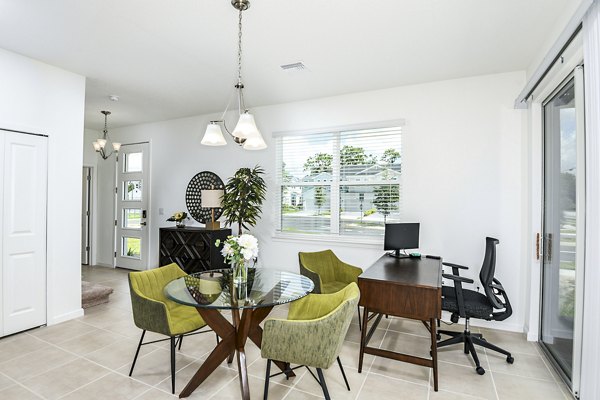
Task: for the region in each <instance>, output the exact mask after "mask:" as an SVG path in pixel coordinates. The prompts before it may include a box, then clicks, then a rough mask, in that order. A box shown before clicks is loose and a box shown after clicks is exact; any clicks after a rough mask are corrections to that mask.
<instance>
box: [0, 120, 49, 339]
mask: <svg viewBox="0 0 600 400" xmlns="http://www.w3.org/2000/svg"><path fill="white" fill-rule="evenodd" d="M0 132H1V133H0V136H1V137H0V142H1V143H2V145H1V146H2V148H1V149H0V154H3V158H2V162H0V165H1V167H0V168H1V169H2V170H1V171H0V180H1V181H2V192H1V193H2V194H3V195H2V196H0V201H2V207H1V209H2V213H1V214H2V217H1V218H2V221H1V222H2V240H1V242H2V249H1V250H2V252H1V254H2V266H1V268H0V270H1V271H2V272H1V274H2V278H1V281H0V283H1V285H2V286H1V287H2V293H0V297H2V335H9V334H12V333H15V332H19V331H22V330H25V329H30V328H33V327H36V326H40V325H44V324H45V323H46V199H47V180H48V177H47V138H46V137H43V136H36V135H28V134H21V133H16V132H7V131H0Z"/></svg>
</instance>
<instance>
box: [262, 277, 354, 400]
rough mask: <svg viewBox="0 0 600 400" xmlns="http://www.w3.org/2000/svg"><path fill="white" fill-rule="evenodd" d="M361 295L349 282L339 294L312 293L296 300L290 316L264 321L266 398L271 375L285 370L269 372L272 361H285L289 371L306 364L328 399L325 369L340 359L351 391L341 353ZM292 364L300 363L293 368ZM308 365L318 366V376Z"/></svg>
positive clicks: (343, 374) (263, 352)
mask: <svg viewBox="0 0 600 400" xmlns="http://www.w3.org/2000/svg"><path fill="white" fill-rule="evenodd" d="M359 297H360V292H359V290H358V286H357V285H356V283H350V284H349V285H347V286H346V287H345V288H343V289H342V290H340V291H339V292H336V293H329V294H309V295H308V296H306V297H303V298H301V299H300V300H296V301H295V302H293V303H291V305H290V310H289V313H288V318H287V319H268V320H266V321H265V325H264V330H263V336H262V344H261V355H262V357H263V358H266V359H267V373H266V377H265V392H264V399H265V400H266V399H267V397H268V393H269V378H272V377H273V376H276V375H279V374H282V373H284V372H280V373H278V374H274V375H270V373H271V361H273V360H276V361H282V362H285V363H286V364H287V369H286V371H289V370H290V369H292V370H293V369H296V368H300V367H302V366H304V367H306V368H307V369H308V371H309V372H310V374H311V375H312V376H313V377H314V378H315V379H316V380H317V382H318V383H319V385H321V388H322V390H323V394H324V396H325V399H330V397H329V392H328V390H327V385H326V383H325V377H324V376H323V371H322V370H323V369H327V368H329V367H331V365H332V364H333V363H334V362H335V361H336V360H337V363H338V365H339V367H340V370H341V372H342V376H343V377H344V382H345V383H346V387H347V388H348V390H350V385H349V384H348V379H347V378H346V374H345V372H344V368H343V366H342V362H341V361H340V357H339V354H340V351H341V349H342V344H343V342H344V337H345V336H346V332H347V331H348V327H349V326H350V321H351V320H352V314H353V313H354V308H355V307H356V305H357V304H358V299H359ZM290 364H298V366H297V367H294V368H291V367H290V366H289V365H290ZM309 367H313V368H316V370H317V375H318V377H316V376H315V374H314V373H313V372H312V371H311V369H310V368H309Z"/></svg>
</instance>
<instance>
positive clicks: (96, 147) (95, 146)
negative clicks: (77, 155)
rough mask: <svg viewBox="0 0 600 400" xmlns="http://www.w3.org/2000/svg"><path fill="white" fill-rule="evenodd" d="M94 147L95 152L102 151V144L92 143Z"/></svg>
mask: <svg viewBox="0 0 600 400" xmlns="http://www.w3.org/2000/svg"><path fill="white" fill-rule="evenodd" d="M92 145H93V146H94V150H96V151H100V149H101V148H102V147H100V143H98V141H95V142H94V143H92Z"/></svg>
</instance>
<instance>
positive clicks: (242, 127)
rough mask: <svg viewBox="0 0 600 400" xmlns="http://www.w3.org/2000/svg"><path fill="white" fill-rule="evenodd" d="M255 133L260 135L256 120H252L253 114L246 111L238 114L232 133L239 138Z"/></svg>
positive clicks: (245, 137)
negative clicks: (238, 117)
mask: <svg viewBox="0 0 600 400" xmlns="http://www.w3.org/2000/svg"><path fill="white" fill-rule="evenodd" d="M256 134H258V135H260V132H258V128H257V127H256V122H254V116H253V115H252V114H250V113H249V112H248V111H246V112H245V113H243V114H241V115H240V119H239V120H238V123H237V125H236V126H235V129H234V130H233V133H232V135H233V136H235V137H237V138H240V139H248V138H250V137H252V136H254V135H256Z"/></svg>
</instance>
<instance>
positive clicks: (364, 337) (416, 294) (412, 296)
mask: <svg viewBox="0 0 600 400" xmlns="http://www.w3.org/2000/svg"><path fill="white" fill-rule="evenodd" d="M358 287H359V288H360V303H359V305H361V306H362V307H364V309H365V310H364V313H363V320H362V330H361V341H360V358H359V363H358V372H361V371H362V364H363V356H364V353H367V354H372V355H375V356H379V357H386V358H391V359H393V360H398V361H404V362H408V363H412V364H417V365H422V366H425V367H430V368H433V386H434V389H435V391H437V390H438V365H437V342H436V319H439V318H441V316H442V260H441V259H440V260H436V259H431V258H425V256H423V258H402V259H398V258H394V257H390V256H388V255H383V256H382V257H381V258H379V260H377V261H376V262H375V264H373V265H372V266H371V267H370V268H368V269H367V270H366V271H365V272H363V273H362V274H361V275H360V276H359V277H358ZM384 314H385V315H393V316H396V317H404V318H410V319H416V320H420V321H423V324H424V325H425V326H426V327H427V329H428V330H429V332H430V334H431V357H432V358H431V359H429V358H421V357H416V356H411V355H408V354H400V353H395V352H393V351H389V350H383V349H379V348H375V347H369V340H370V339H371V336H372V335H373V332H375V329H376V328H377V325H378V324H379V321H381V317H382V316H383V315H384ZM373 318H375V322H374V323H373V324H372V325H371V328H370V330H369V329H368V324H369V321H371V320H372V319H373Z"/></svg>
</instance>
